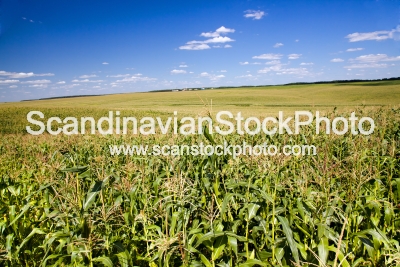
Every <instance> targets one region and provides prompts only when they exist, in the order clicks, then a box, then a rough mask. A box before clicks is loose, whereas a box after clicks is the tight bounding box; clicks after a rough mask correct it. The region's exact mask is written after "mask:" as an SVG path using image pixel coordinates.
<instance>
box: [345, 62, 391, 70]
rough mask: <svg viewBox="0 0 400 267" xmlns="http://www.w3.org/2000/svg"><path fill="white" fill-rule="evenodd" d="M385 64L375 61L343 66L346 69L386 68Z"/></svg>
mask: <svg viewBox="0 0 400 267" xmlns="http://www.w3.org/2000/svg"><path fill="white" fill-rule="evenodd" d="M386 67H387V64H377V63H363V64H352V65H350V66H345V67H344V68H346V69H365V68H386Z"/></svg>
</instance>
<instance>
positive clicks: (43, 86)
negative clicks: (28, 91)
mask: <svg viewBox="0 0 400 267" xmlns="http://www.w3.org/2000/svg"><path fill="white" fill-rule="evenodd" d="M29 87H33V88H47V84H44V83H39V84H32V85H29Z"/></svg>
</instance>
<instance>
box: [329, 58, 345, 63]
mask: <svg viewBox="0 0 400 267" xmlns="http://www.w3.org/2000/svg"><path fill="white" fill-rule="evenodd" d="M343 61H344V60H343V59H341V58H334V59H331V62H335V63H338V62H343Z"/></svg>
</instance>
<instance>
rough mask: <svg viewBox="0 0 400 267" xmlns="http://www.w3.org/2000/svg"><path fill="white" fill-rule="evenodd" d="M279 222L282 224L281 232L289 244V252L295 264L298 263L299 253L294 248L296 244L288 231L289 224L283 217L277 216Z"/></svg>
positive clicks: (290, 230)
mask: <svg viewBox="0 0 400 267" xmlns="http://www.w3.org/2000/svg"><path fill="white" fill-rule="evenodd" d="M278 219H279V221H280V222H281V224H282V228H283V232H284V233H285V236H286V239H287V242H288V243H289V247H290V250H291V251H292V256H293V258H294V260H295V261H296V263H297V264H299V263H300V259H299V251H298V249H297V246H296V242H295V241H294V239H293V232H292V229H290V226H289V222H288V220H287V219H286V218H285V217H282V216H278Z"/></svg>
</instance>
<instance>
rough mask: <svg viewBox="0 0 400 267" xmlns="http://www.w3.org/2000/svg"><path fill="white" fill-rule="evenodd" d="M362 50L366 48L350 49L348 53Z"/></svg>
mask: <svg viewBox="0 0 400 267" xmlns="http://www.w3.org/2000/svg"><path fill="white" fill-rule="evenodd" d="M361 50H364V48H361V47H359V48H349V49H347V50H346V52H355V51H361Z"/></svg>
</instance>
